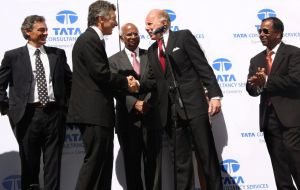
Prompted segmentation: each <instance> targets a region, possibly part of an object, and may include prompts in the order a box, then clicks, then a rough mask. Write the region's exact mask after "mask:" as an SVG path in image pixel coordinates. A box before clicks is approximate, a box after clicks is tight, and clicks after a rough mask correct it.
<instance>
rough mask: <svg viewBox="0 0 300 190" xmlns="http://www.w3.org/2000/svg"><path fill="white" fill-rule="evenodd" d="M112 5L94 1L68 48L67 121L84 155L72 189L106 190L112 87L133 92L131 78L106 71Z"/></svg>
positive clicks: (109, 171)
mask: <svg viewBox="0 0 300 190" xmlns="http://www.w3.org/2000/svg"><path fill="white" fill-rule="evenodd" d="M115 10H116V7H115V5H113V4H111V3H109V2H107V1H100V0H98V1H95V2H94V3H92V4H91V5H90V6H89V13H88V28H87V30H86V31H85V32H84V33H83V34H82V35H81V36H79V37H78V39H77V41H76V43H75V44H74V47H73V51H72V61H73V73H74V75H73V83H72V92H71V98H70V107H69V115H68V122H69V123H72V124H76V125H77V126H79V129H80V131H81V134H82V139H83V143H84V147H85V153H86V154H85V157H84V161H83V164H82V167H81V169H80V173H79V177H78V180H77V184H76V190H93V189H101V190H110V189H111V178H112V166H113V139H114V117H115V114H114V101H113V90H114V89H118V90H123V91H126V90H129V91H131V92H134V91H136V90H137V89H136V88H137V83H136V82H135V80H134V79H133V77H127V78H126V76H124V75H119V74H114V73H111V72H110V69H109V63H108V58H107V55H106V52H105V44H104V37H103V35H111V34H112V30H113V28H114V27H115V26H117V21H116V14H115Z"/></svg>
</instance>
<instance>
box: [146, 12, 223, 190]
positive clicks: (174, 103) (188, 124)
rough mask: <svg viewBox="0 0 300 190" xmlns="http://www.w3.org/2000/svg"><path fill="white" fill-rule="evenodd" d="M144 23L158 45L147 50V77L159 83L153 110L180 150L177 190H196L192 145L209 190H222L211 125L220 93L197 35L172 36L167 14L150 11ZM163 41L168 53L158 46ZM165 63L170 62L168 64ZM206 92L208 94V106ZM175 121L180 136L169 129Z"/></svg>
mask: <svg viewBox="0 0 300 190" xmlns="http://www.w3.org/2000/svg"><path fill="white" fill-rule="evenodd" d="M145 23H146V26H145V29H146V31H147V32H148V34H149V35H150V38H151V39H152V40H155V42H154V43H153V44H152V45H151V46H150V47H149V49H148V58H149V65H150V67H151V69H152V75H149V76H151V77H152V78H153V79H154V80H155V81H156V89H157V97H158V99H157V102H156V103H155V105H156V106H157V107H158V110H159V117H158V119H159V123H160V124H161V127H162V128H163V129H164V134H165V135H166V136H168V138H169V139H171V141H170V142H171V144H172V142H173V138H174V136H175V135H176V144H175V145H174V144H173V145H172V147H173V148H174V149H175V152H176V154H175V160H176V168H175V172H176V179H175V180H176V182H177V190H191V189H194V183H193V164H192V144H193V145H194V148H195V152H196V157H197V159H199V160H201V162H202V163H203V169H204V173H205V177H206V181H207V187H208V189H210V190H220V189H222V181H221V170H220V167H219V161H218V156H217V152H216V149H215V143H214V139H213V134H212V131H211V125H210V122H209V114H210V115H215V114H217V113H218V112H219V111H220V109H221V101H220V99H221V97H222V92H221V89H220V87H219V85H218V83H217V80H216V76H215V75H214V73H213V70H212V68H211V67H210V66H209V64H208V62H207V60H206V58H205V56H204V53H203V51H202V50H201V48H200V47H199V44H198V42H197V40H196V38H195V37H194V35H193V34H192V33H191V32H190V31H189V30H181V31H176V32H172V31H171V30H170V29H169V28H170V18H169V15H168V14H167V13H166V12H165V11H163V10H158V9H154V10H151V11H150V12H149V13H148V15H147V17H146V21H145ZM162 26H165V28H166V29H165V30H163V31H162V32H161V33H162V34H155V33H156V32H154V31H155V30H157V29H158V28H161V27H162ZM161 35H163V37H164V42H165V44H166V49H164V47H161V45H160V44H161V41H160V36H161ZM166 58H169V60H170V63H169V62H168V61H167V59H166ZM169 64H170V65H169ZM171 67H172V68H173V71H174V72H173V74H174V76H175V78H176V79H177V82H178V90H179V92H180V95H181V97H182V101H183V105H184V107H182V105H181V103H180V102H179V99H178V96H179V93H177V91H176V87H175V86H174V80H173V77H172V73H171V72H170V68H171ZM147 83H148V82H147V81H145V82H144V81H141V85H140V90H141V91H143V90H144V88H145V89H147V88H148V87H149V86H148V84H149V83H148V84H147ZM204 86H205V87H206V89H207V91H208V98H209V105H208V103H207V100H206V97H205V92H204ZM174 116H176V118H174ZM174 119H177V120H176V122H177V128H176V134H173V131H174V130H172V129H171V126H172V125H173V123H174ZM158 188H159V187H158Z"/></svg>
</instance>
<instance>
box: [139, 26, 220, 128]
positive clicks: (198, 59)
mask: <svg viewBox="0 0 300 190" xmlns="http://www.w3.org/2000/svg"><path fill="white" fill-rule="evenodd" d="M166 56H168V57H169V60H170V64H171V66H172V68H173V71H174V74H175V77H176V79H177V82H178V85H179V90H180V93H181V96H182V101H183V104H184V106H185V109H186V112H187V116H188V119H192V118H194V117H196V116H199V115H202V114H208V105H207V101H206V98H205V92H204V88H203V86H205V87H206V88H207V90H208V96H209V98H211V97H217V96H219V97H222V96H223V95H222V91H221V89H220V87H219V85H218V82H217V80H216V76H215V74H214V72H213V70H212V68H211V67H210V66H209V64H208V62H207V60H206V58H205V55H204V53H203V51H202V50H201V48H200V46H199V44H198V42H197V40H196V38H195V37H194V35H193V34H192V33H191V32H190V31H189V30H181V31H176V32H172V31H169V39H168V43H167V45H166ZM148 57H149V61H150V66H151V70H152V72H153V76H154V78H155V80H156V87H157V96H158V97H159V99H158V102H157V105H158V107H159V110H160V117H161V122H162V125H163V126H165V125H166V122H167V116H168V115H167V114H168V107H169V103H170V102H175V104H176V111H177V113H178V114H179V116H180V117H181V118H182V119H186V117H185V114H184V110H183V109H182V108H180V105H179V101H178V94H177V93H176V97H175V98H172V97H173V95H172V94H173V93H172V90H170V87H173V86H174V85H173V83H172V81H173V80H172V76H171V73H170V68H169V67H168V65H167V67H166V71H165V72H163V71H162V68H161V65H160V62H159V59H158V50H157V42H155V43H154V44H152V45H151V46H150V47H149V49H148ZM167 64H168V63H167ZM150 77H151V76H150ZM142 86H143V85H141V87H142ZM145 86H147V85H146V83H145ZM141 89H142V90H143V88H141ZM171 89H172V88H171ZM169 97H170V99H169ZM169 100H170V102H169Z"/></svg>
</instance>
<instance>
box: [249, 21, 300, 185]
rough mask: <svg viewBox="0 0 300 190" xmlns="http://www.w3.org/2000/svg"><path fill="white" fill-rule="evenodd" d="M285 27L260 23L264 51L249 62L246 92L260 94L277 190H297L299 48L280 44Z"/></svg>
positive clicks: (299, 161) (262, 121)
mask: <svg viewBox="0 0 300 190" xmlns="http://www.w3.org/2000/svg"><path fill="white" fill-rule="evenodd" d="M283 31H284V26H283V23H282V21H281V20H279V19H278V18H275V17H270V18H266V19H264V20H263V21H262V23H261V26H260V29H259V31H258V32H259V38H260V40H261V42H262V44H263V45H264V46H266V49H265V50H264V51H262V52H260V53H259V54H257V55H256V56H255V57H253V58H252V59H251V60H250V67H249V74H248V81H247V85H246V89H247V91H248V93H249V94H250V96H259V95H260V130H261V131H263V132H264V137H265V141H266V145H267V148H268V151H269V154H270V158H271V162H272V166H273V172H274V176H275V181H276V186H277V189H278V190H295V189H296V188H295V186H294V184H293V180H292V178H293V179H294V182H295V184H296V186H297V188H298V189H300V159H299V158H300V109H299V108H300V49H299V48H298V47H295V46H292V45H287V44H285V43H283V42H282V41H281V40H282V37H283Z"/></svg>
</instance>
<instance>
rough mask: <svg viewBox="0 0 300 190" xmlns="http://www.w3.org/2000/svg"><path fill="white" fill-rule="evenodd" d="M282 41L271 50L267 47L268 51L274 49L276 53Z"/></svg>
mask: <svg viewBox="0 0 300 190" xmlns="http://www.w3.org/2000/svg"><path fill="white" fill-rule="evenodd" d="M281 43H282V42H280V43H278V44H277V45H276V46H275V47H274V48H273V49H271V50H269V49H267V53H268V52H269V51H273V52H274V54H276V52H277V51H278V48H279V46H280V44H281Z"/></svg>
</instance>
